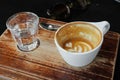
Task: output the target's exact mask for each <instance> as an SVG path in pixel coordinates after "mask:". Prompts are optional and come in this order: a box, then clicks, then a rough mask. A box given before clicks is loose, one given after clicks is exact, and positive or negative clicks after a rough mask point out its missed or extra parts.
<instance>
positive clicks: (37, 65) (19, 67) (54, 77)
mask: <svg viewBox="0 0 120 80" xmlns="http://www.w3.org/2000/svg"><path fill="white" fill-rule="evenodd" d="M40 22H44V23H48V24H54V25H59V26H61V25H63V24H65V22H61V21H55V20H51V19H46V18H40ZM54 33H55V31H48V30H45V29H43V28H40V29H39V35H38V38H39V39H40V46H39V47H38V48H37V49H36V50H34V51H31V52H22V51H20V50H19V49H18V48H17V47H16V43H15V42H14V40H13V38H12V37H11V33H10V32H9V31H8V30H6V31H5V32H4V33H3V34H2V35H1V36H0V75H1V76H4V77H9V78H10V79H11V80H41V79H44V80H48V79H49V80H112V79H113V76H114V70H115V62H116V57H117V53H118V52H117V51H118V45H119V37H120V35H119V34H118V33H116V32H112V31H109V32H108V33H107V34H106V35H105V38H104V42H103V45H102V48H101V50H100V52H99V54H98V55H97V57H96V58H95V60H94V61H93V62H92V63H91V64H89V65H87V66H85V67H80V68H78V67H72V66H70V65H68V64H67V63H65V61H64V60H63V59H62V57H61V56H60V54H59V52H58V51H57V49H56V46H55V44H54V39H53V37H54Z"/></svg>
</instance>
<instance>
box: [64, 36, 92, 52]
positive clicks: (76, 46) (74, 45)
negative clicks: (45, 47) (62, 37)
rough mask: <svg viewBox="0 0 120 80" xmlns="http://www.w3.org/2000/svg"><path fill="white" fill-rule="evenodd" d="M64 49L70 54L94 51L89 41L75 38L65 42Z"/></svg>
mask: <svg viewBox="0 0 120 80" xmlns="http://www.w3.org/2000/svg"><path fill="white" fill-rule="evenodd" d="M63 48H64V49H65V50H67V51H70V52H87V51H90V50H92V49H93V48H94V47H93V45H92V44H91V43H90V41H88V40H85V39H81V38H74V39H69V40H67V41H65V43H64V44H63Z"/></svg>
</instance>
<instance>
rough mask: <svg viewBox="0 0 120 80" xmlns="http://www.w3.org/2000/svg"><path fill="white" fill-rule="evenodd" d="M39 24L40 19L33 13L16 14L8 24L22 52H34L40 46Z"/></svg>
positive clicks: (9, 19)
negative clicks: (38, 36)
mask: <svg viewBox="0 0 120 80" xmlns="http://www.w3.org/2000/svg"><path fill="white" fill-rule="evenodd" d="M38 24H39V17H38V16H37V15H36V14H35V13H32V12H19V13H16V14H14V15H12V16H11V17H9V18H8V20H7V22H6V26H7V28H8V29H9V30H10V32H11V34H12V36H13V38H14V40H15V41H16V43H17V47H18V48H19V49H20V50H21V51H32V50H34V49H36V48H37V47H38V46H39V44H40V42H39V39H38V38H37V34H38Z"/></svg>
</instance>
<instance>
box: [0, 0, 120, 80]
mask: <svg viewBox="0 0 120 80" xmlns="http://www.w3.org/2000/svg"><path fill="white" fill-rule="evenodd" d="M59 2H63V3H64V2H65V0H3V1H2V0H1V1H0V35H1V34H2V33H3V31H4V30H5V29H6V24H5V23H6V20H7V19H8V17H10V16H11V15H13V14H14V13H17V12H22V11H30V12H34V13H36V14H37V15H38V16H39V17H45V18H48V16H47V14H46V11H47V9H48V8H50V7H51V6H52V5H53V4H55V3H59ZM78 20H79V21H90V22H97V21H103V20H107V21H108V22H109V23H110V25H111V28H110V30H111V31H114V32H117V33H120V3H118V2H116V1H115V0H91V5H90V6H88V8H87V10H85V11H82V12H81V11H80V10H74V12H72V13H71V14H70V16H69V17H68V18H67V19H65V20H62V21H66V22H70V21H78ZM111 46H112V45H111ZM96 80H97V79H96ZM114 80H120V47H119V52H118V55H117V61H116V67H115V75H114Z"/></svg>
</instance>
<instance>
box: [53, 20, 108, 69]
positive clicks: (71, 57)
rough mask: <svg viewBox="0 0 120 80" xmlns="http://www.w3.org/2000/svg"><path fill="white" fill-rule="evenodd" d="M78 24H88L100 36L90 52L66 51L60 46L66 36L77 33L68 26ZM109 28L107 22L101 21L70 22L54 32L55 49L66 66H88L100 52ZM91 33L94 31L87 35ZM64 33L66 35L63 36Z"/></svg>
mask: <svg viewBox="0 0 120 80" xmlns="http://www.w3.org/2000/svg"><path fill="white" fill-rule="evenodd" d="M79 24H88V25H89V24H90V25H92V26H94V27H95V28H96V29H97V30H98V31H99V32H100V35H101V39H100V41H99V44H98V45H97V46H96V47H95V48H93V49H92V50H89V51H86V52H70V51H67V50H65V49H64V48H63V47H62V46H61V43H62V41H64V40H65V38H66V36H67V37H70V35H72V34H74V32H77V30H76V31H74V30H71V29H72V28H71V26H69V25H79ZM66 27H68V28H69V29H68V30H64V29H65V28H66ZM74 27H75V26H74ZM109 28H110V24H109V23H108V22H107V21H101V22H81V21H75V22H70V23H66V24H65V25H63V26H61V27H60V28H59V29H58V30H57V31H56V33H55V36H54V41H55V44H56V47H57V49H58V51H59V53H60V54H61V56H62V58H63V59H64V60H65V62H67V63H68V64H70V65H72V66H76V67H82V66H85V65H88V64H89V63H91V62H92V61H93V60H94V59H95V57H96V55H97V54H98V52H99V51H100V48H101V46H102V43H103V39H104V35H105V34H106V33H107V31H108V30H109ZM78 31H79V30H78ZM92 32H94V30H91V32H89V33H92ZM64 33H67V35H64ZM78 33H81V32H78ZM59 36H60V37H59ZM74 36H75V35H74ZM86 37H87V36H86ZM93 37H94V36H93ZM96 37H97V36H95V37H94V38H96Z"/></svg>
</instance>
